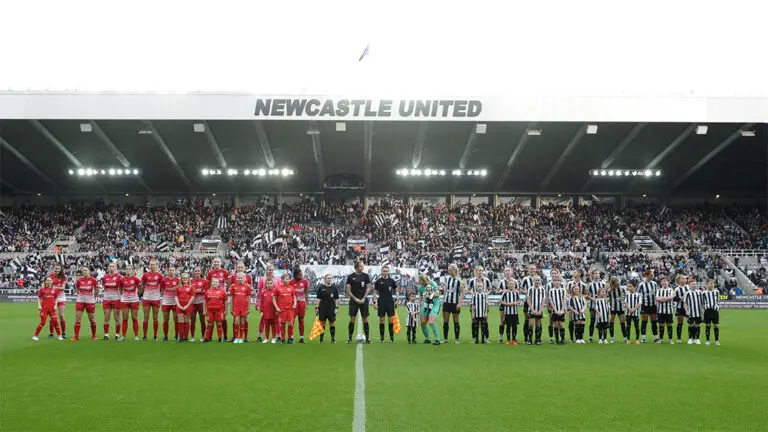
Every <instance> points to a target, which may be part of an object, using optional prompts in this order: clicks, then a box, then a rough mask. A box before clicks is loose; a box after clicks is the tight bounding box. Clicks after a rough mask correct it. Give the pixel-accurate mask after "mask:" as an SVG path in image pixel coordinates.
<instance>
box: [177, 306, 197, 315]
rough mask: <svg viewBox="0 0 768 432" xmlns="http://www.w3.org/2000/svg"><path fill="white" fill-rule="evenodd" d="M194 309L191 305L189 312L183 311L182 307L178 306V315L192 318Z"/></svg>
mask: <svg viewBox="0 0 768 432" xmlns="http://www.w3.org/2000/svg"><path fill="white" fill-rule="evenodd" d="M193 310H194V308H193V307H192V305H190V306H189V307H188V308H187V310H182V309H181V308H180V307H178V306H176V315H185V316H192V311H193Z"/></svg>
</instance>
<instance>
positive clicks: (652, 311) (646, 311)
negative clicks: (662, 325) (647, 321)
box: [640, 305, 657, 315]
mask: <svg viewBox="0 0 768 432" xmlns="http://www.w3.org/2000/svg"><path fill="white" fill-rule="evenodd" d="M640 313H642V314H643V315H656V313H657V312H656V305H653V306H640Z"/></svg>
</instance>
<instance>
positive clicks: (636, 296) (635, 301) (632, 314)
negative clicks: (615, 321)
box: [624, 281, 643, 344]
mask: <svg viewBox="0 0 768 432" xmlns="http://www.w3.org/2000/svg"><path fill="white" fill-rule="evenodd" d="M635 289H636V287H635V283H634V282H633V281H627V293H626V294H625V297H624V299H625V302H626V304H627V321H626V323H627V326H626V331H627V342H626V343H627V344H631V343H632V341H631V338H632V333H631V330H632V324H634V325H635V344H639V343H640V320H639V317H640V308H641V307H642V304H643V296H641V295H640V293H638V292H636V291H635Z"/></svg>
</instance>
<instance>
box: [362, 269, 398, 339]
mask: <svg viewBox="0 0 768 432" xmlns="http://www.w3.org/2000/svg"><path fill="white" fill-rule="evenodd" d="M373 293H374V296H373V299H374V300H373V307H374V308H377V309H378V310H379V335H381V343H384V316H385V315H386V316H387V318H388V319H389V343H395V329H394V327H395V308H397V300H395V299H394V298H392V295H393V294H394V295H395V298H399V297H400V289H399V288H398V287H397V284H396V283H395V281H394V280H392V278H390V277H389V266H383V267H382V268H381V277H380V278H378V279H377V280H376V283H375V284H373ZM366 336H368V334H367V333H366Z"/></svg>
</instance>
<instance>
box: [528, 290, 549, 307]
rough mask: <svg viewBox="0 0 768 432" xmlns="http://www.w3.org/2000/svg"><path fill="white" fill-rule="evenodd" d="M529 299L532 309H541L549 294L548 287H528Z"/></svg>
mask: <svg viewBox="0 0 768 432" xmlns="http://www.w3.org/2000/svg"><path fill="white" fill-rule="evenodd" d="M527 295H528V301H530V302H531V309H533V310H537V311H541V310H542V306H543V305H544V299H545V298H546V296H547V289H546V288H544V287H543V286H539V287H538V288H537V287H535V286H534V287H531V288H528V294H527Z"/></svg>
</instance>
